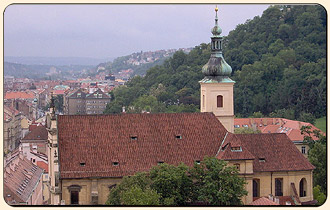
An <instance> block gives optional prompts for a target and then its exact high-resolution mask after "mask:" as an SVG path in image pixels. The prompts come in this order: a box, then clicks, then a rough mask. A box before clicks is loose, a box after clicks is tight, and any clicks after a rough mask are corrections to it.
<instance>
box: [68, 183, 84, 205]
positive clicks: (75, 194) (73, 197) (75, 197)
mask: <svg viewBox="0 0 330 210" xmlns="http://www.w3.org/2000/svg"><path fill="white" fill-rule="evenodd" d="M68 190H69V192H70V204H72V205H77V204H79V192H80V190H81V186H79V185H70V186H69V187H68Z"/></svg>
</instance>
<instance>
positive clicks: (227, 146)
mask: <svg viewBox="0 0 330 210" xmlns="http://www.w3.org/2000/svg"><path fill="white" fill-rule="evenodd" d="M234 148H237V149H238V148H239V150H238V151H235V150H233V149H234ZM217 158H218V159H222V160H254V159H255V156H254V155H252V154H251V152H249V150H247V149H246V148H244V147H243V144H242V142H241V140H240V138H237V136H236V135H235V134H232V133H228V134H227V136H226V137H225V141H224V142H223V143H222V145H221V149H220V151H219V153H218V155H217Z"/></svg>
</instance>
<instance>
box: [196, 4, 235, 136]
mask: <svg viewBox="0 0 330 210" xmlns="http://www.w3.org/2000/svg"><path fill="white" fill-rule="evenodd" d="M211 32H212V34H213V36H211V56H210V59H209V61H208V62H207V64H205V65H204V66H203V68H202V72H203V74H204V76H205V77H204V79H202V80H201V81H199V83H200V85H201V106H200V107H201V112H213V113H214V115H215V116H216V117H217V118H218V120H219V121H220V122H221V123H222V124H223V126H225V128H226V129H227V130H228V131H229V132H234V84H235V81H233V80H231V79H230V78H229V76H230V75H231V72H232V69H231V66H229V65H228V64H227V63H226V61H225V59H224V58H223V55H222V42H223V38H222V36H221V32H222V30H221V28H220V27H219V26H218V7H216V8H215V26H214V27H213V28H212V30H211Z"/></svg>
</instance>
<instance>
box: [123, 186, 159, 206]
mask: <svg viewBox="0 0 330 210" xmlns="http://www.w3.org/2000/svg"><path fill="white" fill-rule="evenodd" d="M159 199H160V195H159V194H158V193H157V192H156V191H155V190H152V189H150V188H149V187H148V188H145V189H144V190H143V189H142V188H141V187H139V186H137V185H133V186H132V187H131V188H129V189H128V190H127V191H123V192H122V194H121V202H122V203H123V204H124V205H134V206H139V205H144V206H145V205H147V206H155V205H159Z"/></svg>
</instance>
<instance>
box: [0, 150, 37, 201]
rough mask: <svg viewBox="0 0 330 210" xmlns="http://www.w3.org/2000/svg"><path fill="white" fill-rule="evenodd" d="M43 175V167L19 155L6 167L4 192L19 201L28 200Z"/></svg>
mask: <svg viewBox="0 0 330 210" xmlns="http://www.w3.org/2000/svg"><path fill="white" fill-rule="evenodd" d="M41 175H42V169H41V168H39V167H38V166H36V165H34V164H33V163H32V162H31V161H29V160H28V159H26V158H24V157H22V156H20V155H18V156H16V158H15V159H13V160H12V161H11V163H9V164H8V165H7V166H6V167H5V169H4V179H3V181H4V192H6V194H7V195H8V194H10V197H11V198H14V199H15V201H16V202H18V203H23V202H27V201H28V199H29V197H30V196H31V194H32V193H33V190H34V188H35V186H36V185H37V184H38V182H39V181H40V179H41ZM7 195H6V198H8V197H9V196H7Z"/></svg>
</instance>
